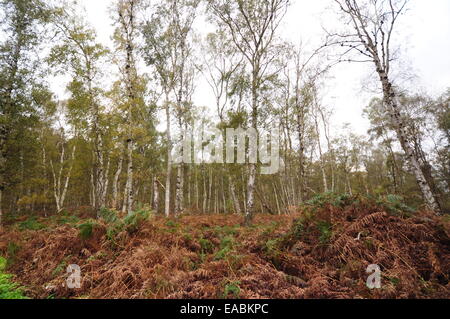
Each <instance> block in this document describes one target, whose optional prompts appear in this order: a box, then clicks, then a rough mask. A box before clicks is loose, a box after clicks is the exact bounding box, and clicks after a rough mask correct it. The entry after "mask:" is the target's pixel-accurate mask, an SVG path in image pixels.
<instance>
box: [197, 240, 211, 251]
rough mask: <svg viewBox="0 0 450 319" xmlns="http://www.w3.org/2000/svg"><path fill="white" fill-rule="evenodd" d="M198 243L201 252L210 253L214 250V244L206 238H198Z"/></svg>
mask: <svg viewBox="0 0 450 319" xmlns="http://www.w3.org/2000/svg"><path fill="white" fill-rule="evenodd" d="M199 244H200V247H201V252H202V254H211V253H212V252H213V251H214V245H213V243H212V242H211V241H209V240H208V239H204V238H200V240H199Z"/></svg>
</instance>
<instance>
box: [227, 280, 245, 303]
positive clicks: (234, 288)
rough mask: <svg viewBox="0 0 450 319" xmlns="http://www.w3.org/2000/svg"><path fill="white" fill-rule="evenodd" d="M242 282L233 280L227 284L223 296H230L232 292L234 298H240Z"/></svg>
mask: <svg viewBox="0 0 450 319" xmlns="http://www.w3.org/2000/svg"><path fill="white" fill-rule="evenodd" d="M240 284H241V282H240V281H232V282H229V283H228V284H226V285H225V289H224V291H223V298H224V299H227V298H230V294H231V297H232V298H239V296H240V294H241V288H240V287H239V285H240Z"/></svg>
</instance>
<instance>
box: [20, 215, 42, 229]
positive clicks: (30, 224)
mask: <svg viewBox="0 0 450 319" xmlns="http://www.w3.org/2000/svg"><path fill="white" fill-rule="evenodd" d="M44 228H46V226H45V225H44V224H41V223H39V221H38V219H37V217H36V216H32V217H29V218H28V219H27V220H26V221H23V222H21V223H19V229H20V230H21V231H24V230H41V229H44Z"/></svg>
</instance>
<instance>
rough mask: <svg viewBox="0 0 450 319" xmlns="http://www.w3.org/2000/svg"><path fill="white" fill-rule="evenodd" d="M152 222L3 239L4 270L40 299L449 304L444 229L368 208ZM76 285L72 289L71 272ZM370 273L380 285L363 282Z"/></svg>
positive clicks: (440, 223)
mask: <svg viewBox="0 0 450 319" xmlns="http://www.w3.org/2000/svg"><path fill="white" fill-rule="evenodd" d="M241 222H242V217H240V216H234V215H227V216H224V215H211V216H185V217H182V218H180V219H178V220H166V219H163V218H156V217H152V218H150V219H149V220H147V221H145V222H143V223H141V224H139V227H135V228H132V229H130V228H118V227H113V226H111V224H108V223H107V222H95V223H93V224H92V225H91V224H89V225H91V226H90V228H89V234H88V235H89V236H81V235H82V234H81V235H80V225H66V226H58V227H47V228H46V229H42V230H37V231H28V230H27V231H19V230H16V229H15V228H11V229H9V230H8V231H6V232H4V233H3V234H0V255H2V256H5V257H7V258H8V260H9V261H10V265H9V267H8V272H10V273H13V274H14V275H15V279H16V281H17V282H19V283H20V284H21V285H23V286H25V287H26V293H27V295H28V296H29V297H33V298H49V297H55V298H172V299H175V298H449V297H450V294H449V288H450V286H449V274H450V245H449V243H450V242H449V236H448V235H449V231H448V230H449V228H448V223H447V224H446V223H445V222H444V219H442V218H437V217H434V216H433V215H431V214H427V213H421V214H415V215H413V216H409V217H406V216H401V215H398V214H392V213H390V212H388V211H386V210H384V209H382V207H380V206H377V205H376V204H370V203H368V202H356V201H354V202H352V201H350V202H349V203H344V204H342V205H339V206H334V205H325V206H324V207H322V208H317V207H305V208H303V209H302V210H301V211H300V212H298V213H296V214H295V215H293V216H270V215H259V216H258V217H257V218H256V220H255V226H253V227H249V228H245V227H242V226H241V225H240V223H241ZM71 264H76V265H79V266H80V268H81V273H82V287H81V289H69V288H68V287H66V280H67V276H68V274H67V272H66V268H67V266H68V265H71ZM369 265H379V267H380V269H381V271H382V287H381V289H374V290H370V289H369V288H367V286H366V279H367V277H368V276H369V275H370V274H368V273H366V269H367V267H368V266H369Z"/></svg>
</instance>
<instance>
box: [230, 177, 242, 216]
mask: <svg viewBox="0 0 450 319" xmlns="http://www.w3.org/2000/svg"><path fill="white" fill-rule="evenodd" d="M228 180H229V183H230V193H231V198H232V200H233V205H234V210H235V212H236V214H239V215H241V214H242V211H241V205H239V200H238V199H237V196H236V188H235V186H234V182H233V181H232V180H231V177H228Z"/></svg>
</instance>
